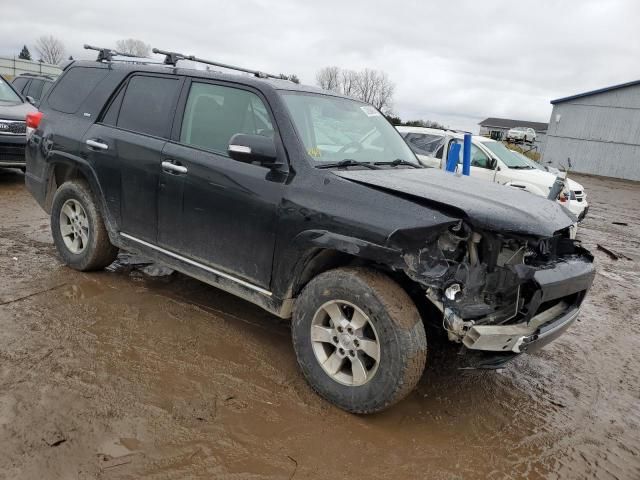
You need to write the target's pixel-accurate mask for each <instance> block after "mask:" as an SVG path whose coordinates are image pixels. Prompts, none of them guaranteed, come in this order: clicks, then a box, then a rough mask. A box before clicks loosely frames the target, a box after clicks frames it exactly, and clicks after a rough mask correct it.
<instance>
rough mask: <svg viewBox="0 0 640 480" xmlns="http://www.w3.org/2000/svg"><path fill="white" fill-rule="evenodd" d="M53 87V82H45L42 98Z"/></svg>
mask: <svg viewBox="0 0 640 480" xmlns="http://www.w3.org/2000/svg"><path fill="white" fill-rule="evenodd" d="M52 86H53V82H44V86H43V87H42V94H41V95H40V98H42V97H44V96H45V95H46V94H47V92H48V91H49V90H50V89H51V87H52Z"/></svg>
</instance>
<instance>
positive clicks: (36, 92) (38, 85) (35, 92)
mask: <svg viewBox="0 0 640 480" xmlns="http://www.w3.org/2000/svg"><path fill="white" fill-rule="evenodd" d="M43 86H44V80H36V79H34V80H31V85H29V90H27V95H29V96H30V97H33V98H34V99H35V100H40V97H41V96H42V87H43Z"/></svg>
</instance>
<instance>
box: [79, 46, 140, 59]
mask: <svg viewBox="0 0 640 480" xmlns="http://www.w3.org/2000/svg"><path fill="white" fill-rule="evenodd" d="M84 48H85V50H95V51H96V52H98V58H96V61H97V62H111V61H113V56H114V55H118V56H121V57H133V58H140V57H138V56H137V55H132V54H130V53H123V52H118V51H117V50H114V49H112V48H103V47H94V46H92V45H87V44H86V43H85V45H84Z"/></svg>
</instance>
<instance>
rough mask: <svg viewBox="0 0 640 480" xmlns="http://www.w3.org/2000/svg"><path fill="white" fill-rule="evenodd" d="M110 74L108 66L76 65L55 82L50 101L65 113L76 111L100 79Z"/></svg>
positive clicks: (52, 105) (55, 108) (52, 106)
mask: <svg viewBox="0 0 640 480" xmlns="http://www.w3.org/2000/svg"><path fill="white" fill-rule="evenodd" d="M108 74H109V70H107V69H106V68H92V67H74V68H71V70H69V71H68V72H66V73H64V74H63V75H62V77H61V78H60V80H58V81H57V82H56V83H55V86H54V88H53V90H52V91H51V95H49V99H48V103H49V106H50V107H51V108H53V109H54V110H57V111H59V112H63V113H76V112H77V111H78V109H79V108H80V105H82V103H83V102H84V101H85V99H86V98H87V97H88V96H89V94H90V93H91V92H92V91H93V89H94V88H96V86H97V85H98V83H100V81H101V80H102V79H103V78H105V77H106V76H107V75H108Z"/></svg>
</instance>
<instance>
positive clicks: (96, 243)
mask: <svg viewBox="0 0 640 480" xmlns="http://www.w3.org/2000/svg"><path fill="white" fill-rule="evenodd" d="M102 58H105V56H103V57H102ZM189 58H190V59H192V58H191V57H189ZM166 62H167V63H168V64H169V65H167V66H150V65H139V64H138V65H124V64H119V63H116V62H109V61H104V62H74V63H72V64H70V65H69V66H67V68H66V69H65V71H64V72H63V74H62V76H61V77H60V79H59V80H58V81H57V82H56V84H55V85H54V87H53V88H52V89H51V90H50V92H49V93H48V94H47V95H45V96H44V97H43V99H42V102H41V105H40V109H41V112H42V113H41V117H38V118H37V119H35V120H34V121H33V122H32V123H33V127H34V128H35V131H34V133H33V135H32V136H31V137H30V140H29V142H28V146H27V174H26V183H27V186H28V188H29V190H30V191H31V193H32V194H33V195H34V197H35V198H36V199H37V201H38V202H39V203H40V205H42V207H43V208H44V209H45V210H46V211H47V212H50V213H51V228H52V233H53V238H54V241H55V245H56V247H57V249H58V252H59V254H60V256H61V257H62V258H63V259H64V261H65V262H66V263H67V264H68V265H70V266H71V267H72V268H75V269H77V270H82V271H86V270H96V269H101V268H103V267H105V266H107V265H109V264H110V263H111V262H112V261H113V260H114V259H115V258H116V254H117V252H118V249H125V250H131V251H134V252H138V253H140V254H143V255H145V256H147V257H150V258H152V259H155V260H156V261H158V262H162V263H164V264H167V265H169V266H171V267H172V268H174V269H176V270H178V271H181V272H183V273H185V274H187V275H190V276H193V277H195V278H198V279H200V280H202V281H204V282H207V283H209V284H211V285H214V286H216V287H219V288H221V289H223V290H226V291H229V292H231V293H233V294H235V295H238V296H240V297H242V298H244V299H246V300H248V301H250V302H253V303H255V304H257V305H259V306H261V307H263V308H264V309H266V310H268V311H269V312H271V313H273V314H275V315H278V316H280V317H282V318H291V319H292V337H293V345H294V348H295V352H296V355H297V359H298V362H299V364H300V367H301V369H302V371H303V373H304V375H305V377H306V378H307V380H308V381H309V383H310V384H311V386H312V387H313V388H314V389H315V390H316V391H317V392H318V393H319V394H320V395H322V396H323V397H324V398H326V399H328V400H330V401H331V402H333V403H334V404H336V405H338V406H339V407H341V408H343V409H346V410H348V411H351V412H357V413H371V412H375V411H379V410H382V409H384V408H386V407H387V406H389V405H391V404H393V403H394V402H396V401H398V400H400V399H401V398H403V397H404V396H405V395H407V394H408V393H409V392H410V391H411V390H412V389H413V387H414V386H415V385H416V383H417V381H418V379H419V378H420V377H421V375H422V372H423V369H424V367H425V362H426V359H427V338H426V330H425V325H427V326H432V327H433V329H434V331H437V332H442V333H443V334H444V335H446V336H447V337H448V339H449V340H451V341H452V342H455V343H458V344H459V345H460V348H461V351H462V352H464V353H466V354H468V356H469V359H470V360H472V361H473V362H472V364H473V365H474V366H476V367H490V368H497V367H500V366H502V365H503V364H504V363H505V362H507V361H508V360H510V359H512V358H513V357H515V356H517V355H519V354H521V353H523V352H527V351H532V350H534V349H536V348H539V347H540V346H542V345H544V344H546V343H547V342H549V341H551V340H552V339H554V338H556V337H557V336H558V335H560V334H561V333H562V332H564V331H565V330H566V329H567V328H568V327H569V325H571V324H572V323H573V322H574V320H575V319H576V317H577V315H578V312H579V309H580V306H581V304H582V301H583V300H584V297H585V294H586V292H587V290H588V288H589V287H590V285H591V282H592V280H593V276H594V269H593V265H592V257H591V255H590V254H589V253H588V252H587V251H586V250H584V249H583V248H582V247H581V246H580V245H579V243H578V242H576V241H574V240H571V239H570V238H569V229H570V227H571V225H572V223H573V219H572V218H571V217H570V215H568V214H567V213H566V212H565V210H564V209H563V208H562V207H560V206H559V205H557V204H556V203H554V202H551V201H549V200H546V199H544V198H542V197H537V196H534V195H530V194H528V193H526V192H520V191H514V190H513V189H509V188H508V187H504V186H501V185H496V184H492V183H489V182H484V181H482V180H476V179H473V178H470V177H459V176H455V175H452V174H448V173H446V172H443V171H439V170H435V169H428V168H422V167H421V166H420V164H419V163H418V161H417V159H416V157H415V155H414V154H413V153H412V152H411V150H410V149H409V147H408V146H407V145H406V144H405V142H404V141H403V139H402V137H401V136H400V135H399V134H398V132H397V131H396V130H395V129H394V128H393V126H392V125H391V124H390V123H389V122H388V121H387V120H386V118H385V117H384V116H383V115H382V114H381V113H380V112H379V111H378V110H376V109H375V108H374V107H372V106H371V105H368V104H365V103H362V102H360V101H356V100H353V99H350V98H347V97H343V96H340V95H337V94H334V93H332V92H327V91H322V90H319V89H316V88H312V87H305V86H301V85H297V84H295V83H292V82H289V81H285V80H276V79H272V78H265V77H266V75H264V74H260V73H259V72H255V73H256V74H255V75H238V74H233V75H232V74H223V73H214V72H208V71H201V70H189V69H181V68H178V67H177V66H176V65H175V63H176V61H175V54H171V55H168V56H167V60H166ZM245 71H246V70H245Z"/></svg>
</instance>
